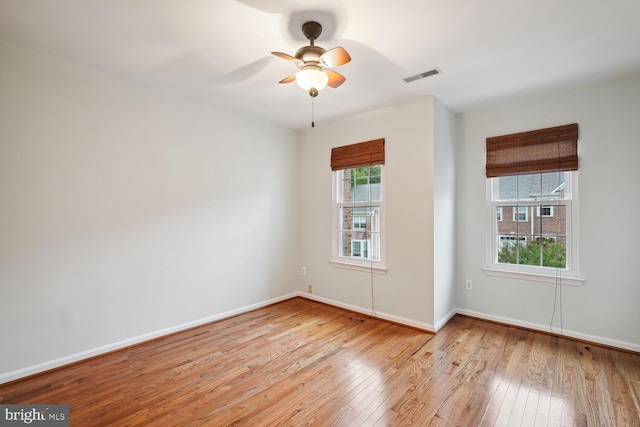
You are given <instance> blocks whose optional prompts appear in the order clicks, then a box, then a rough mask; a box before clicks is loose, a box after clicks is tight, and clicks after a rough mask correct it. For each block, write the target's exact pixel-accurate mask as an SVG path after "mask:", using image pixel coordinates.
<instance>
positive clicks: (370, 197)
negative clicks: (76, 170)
mask: <svg viewBox="0 0 640 427" xmlns="http://www.w3.org/2000/svg"><path fill="white" fill-rule="evenodd" d="M380 186H381V169H380V165H374V166H366V167H361V168H354V169H345V170H344V171H342V185H341V188H340V191H341V192H342V194H341V197H338V200H340V201H342V202H347V203H348V202H379V201H381V200H382V193H381V187H380Z"/></svg>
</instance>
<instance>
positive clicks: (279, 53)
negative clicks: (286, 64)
mask: <svg viewBox="0 0 640 427" xmlns="http://www.w3.org/2000/svg"><path fill="white" fill-rule="evenodd" d="M271 54H272V55H275V56H277V57H278V58H282V59H286V60H287V61H291V62H297V61H298V58H296V57H295V56H291V55H288V54H286V53H282V52H271Z"/></svg>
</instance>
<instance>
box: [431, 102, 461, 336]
mask: <svg viewBox="0 0 640 427" xmlns="http://www.w3.org/2000/svg"><path fill="white" fill-rule="evenodd" d="M434 123H435V126H434V132H435V133H434V135H435V137H434V147H433V152H434V162H433V206H434V210H433V238H434V242H433V247H434V252H433V255H434V263H433V277H434V283H433V284H434V325H435V326H436V329H438V328H439V327H440V326H442V325H443V324H445V323H446V321H447V320H448V319H449V318H450V317H451V316H452V315H453V314H454V313H455V308H456V299H455V295H456V289H455V271H456V254H455V235H456V221H455V218H456V206H455V200H456V197H455V187H456V178H455V175H456V174H455V164H456V157H455V155H456V153H455V146H456V140H455V138H456V135H455V116H454V115H453V114H452V113H451V112H450V111H449V110H448V109H447V108H446V107H445V106H444V105H443V104H442V103H441V102H440V101H439V100H437V99H434Z"/></svg>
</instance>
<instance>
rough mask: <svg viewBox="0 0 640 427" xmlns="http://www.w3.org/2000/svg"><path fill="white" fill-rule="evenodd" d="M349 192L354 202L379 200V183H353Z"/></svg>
mask: <svg viewBox="0 0 640 427" xmlns="http://www.w3.org/2000/svg"><path fill="white" fill-rule="evenodd" d="M351 194H352V196H353V201H354V202H368V201H380V194H381V187H380V183H377V184H365V185H355V186H354V187H353V190H352V192H351Z"/></svg>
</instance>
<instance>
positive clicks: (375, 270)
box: [329, 260, 387, 274]
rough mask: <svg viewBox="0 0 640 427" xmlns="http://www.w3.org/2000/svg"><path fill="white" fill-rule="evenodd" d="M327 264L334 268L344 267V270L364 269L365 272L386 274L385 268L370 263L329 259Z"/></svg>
mask: <svg viewBox="0 0 640 427" xmlns="http://www.w3.org/2000/svg"><path fill="white" fill-rule="evenodd" d="M329 265H331V266H332V267H336V268H344V269H346V270H355V271H364V272H365V273H374V274H387V269H386V268H384V267H376V266H372V265H371V264H354V263H350V262H345V261H336V260H331V261H329Z"/></svg>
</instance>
